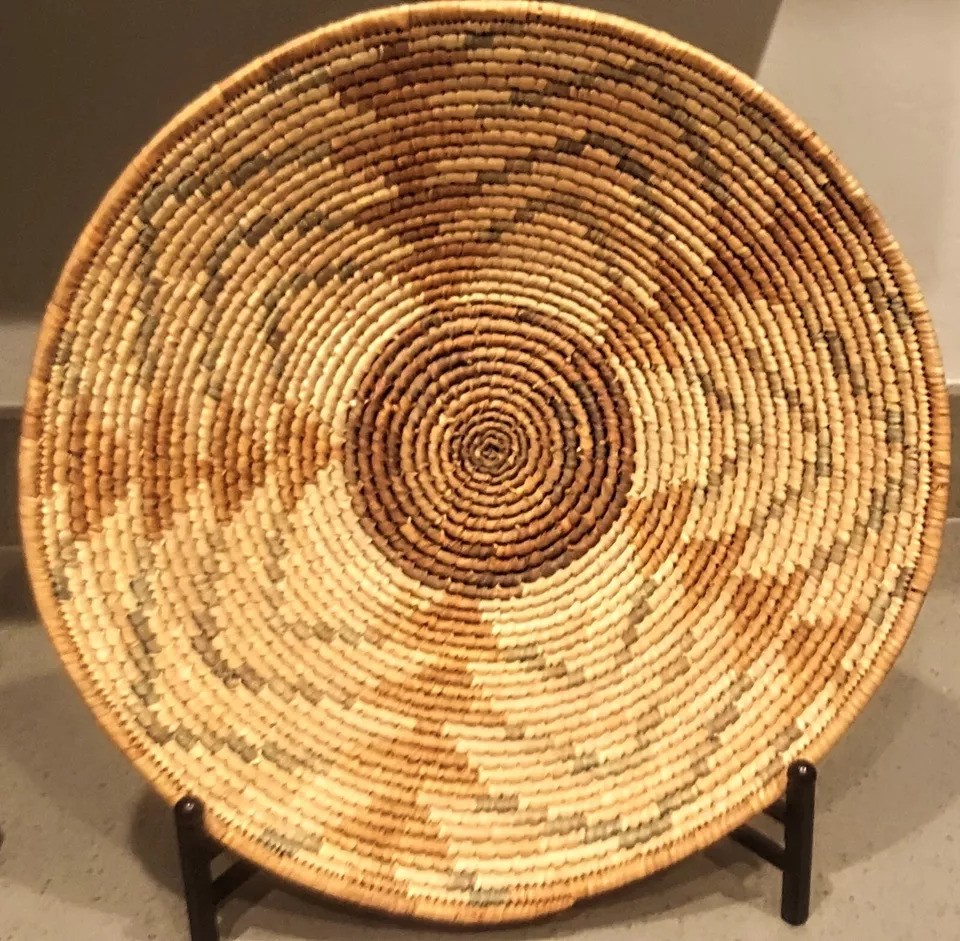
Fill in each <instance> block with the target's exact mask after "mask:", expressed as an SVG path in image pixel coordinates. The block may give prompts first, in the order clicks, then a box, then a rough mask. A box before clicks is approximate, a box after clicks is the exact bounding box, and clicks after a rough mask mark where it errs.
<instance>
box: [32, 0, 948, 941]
mask: <svg viewBox="0 0 960 941" xmlns="http://www.w3.org/2000/svg"><path fill="white" fill-rule="evenodd" d="M946 428H947V421H946V411H945V397H944V386H943V377H942V373H941V367H940V362H939V357H938V353H937V349H936V345H935V340H934V336H933V334H932V331H931V326H930V320H929V317H928V315H927V312H926V310H925V308H924V304H923V301H922V299H921V296H920V293H919V291H918V289H917V286H916V284H915V283H914V279H913V277H912V275H911V273H910V270H909V268H908V267H907V265H906V263H905V262H904V260H903V258H902V257H901V254H900V251H899V249H898V247H897V245H896V243H895V242H894V241H893V239H892V238H891V236H890V234H889V233H888V231H887V229H886V228H885V227H884V225H883V223H882V222H881V220H880V218H879V217H878V214H877V212H876V210H875V209H874V208H873V206H872V205H871V203H870V202H869V200H868V199H867V198H866V197H865V195H864V193H863V191H862V190H861V188H860V187H859V186H858V185H857V184H856V182H854V181H853V180H852V179H851V178H850V176H849V175H848V174H847V173H846V172H845V171H844V170H843V168H842V167H841V166H840V165H839V164H838V162H837V160H836V159H835V158H834V157H833V155H832V154H831V153H830V151H829V150H828V149H827V148H826V147H825V146H824V144H823V143H822V142H821V141H820V140H818V138H817V137H816V136H815V135H814V134H813V133H812V132H811V131H810V130H809V129H808V128H807V127H805V126H804V125H803V124H802V123H801V122H800V121H798V120H797V118H795V117H794V116H793V115H791V114H790V112H789V111H787V110H786V109H785V108H784V107H783V106H782V105H780V104H779V103H777V102H776V101H775V100H774V99H773V98H772V97H771V96H770V95H768V94H766V93H765V92H764V91H762V90H761V89H760V88H759V87H758V86H757V85H756V84H754V82H753V81H752V80H750V79H749V78H747V77H746V76H744V75H742V74H740V73H739V72H737V71H736V70H734V69H733V68H731V67H729V66H727V65H724V64H723V63H721V62H718V61H717V60H715V59H713V58H711V57H710V56H709V55H707V54H705V53H703V52H700V51H698V50H696V49H693V48H690V47H689V46H687V45H685V44H683V43H681V42H679V41H677V40H675V39H672V38H671V37H669V36H666V35H663V34H661V33H657V32H653V31H651V30H648V29H646V28H643V27H641V26H638V25H636V24H634V23H630V22H627V21H626V20H623V19H617V18H614V17H610V16H603V15H600V14H596V13H591V12H589V11H586V10H583V9H575V8H573V7H565V6H557V5H552V4H546V3H543V4H541V3H520V2H503V3H496V2H483V3H478V2H466V3H464V2H457V3H453V2H441V3H436V2H434V3H424V4H418V5H415V6H404V7H397V8H393V9H388V10H383V11H378V12H373V13H368V14H364V15H361V16H358V17H355V18H352V19H349V20H346V21H344V22H340V23H337V24H335V25H332V26H327V27H324V28H322V29H320V30H318V31H317V32H314V33H311V34H309V35H307V36H304V37H302V38H300V39H297V40H295V41H293V42H292V43H290V44H288V45H286V46H283V47H282V48H280V49H277V50H275V51H273V52H271V53H269V54H268V55H266V56H265V57H264V58H262V59H258V60H256V61H255V62H253V63H252V64H251V65H249V66H248V67H247V68H245V69H243V70H242V71H240V72H238V73H237V74H236V75H234V76H232V77H231V78H229V79H228V80H227V81H225V82H224V83H223V84H220V85H217V86H216V87H214V88H213V89H212V90H211V91H209V92H207V93H206V94H205V95H204V96H203V97H201V98H199V99H198V100H197V101H196V102H194V103H193V104H191V105H190V106H189V107H188V108H186V109H185V110H184V111H182V112H181V113H180V114H179V115H178V116H177V117H176V118H175V119H174V120H173V121H172V123H170V124H169V125H167V127H166V128H165V129H164V130H163V131H161V133H160V134H159V135H158V136H157V137H156V138H154V139H153V141H152V142H151V143H150V144H149V145H148V146H147V147H146V148H145V149H144V150H143V151H142V152H141V153H140V155H139V156H138V157H137V158H136V159H135V160H134V161H133V162H132V164H131V165H130V166H129V168H128V169H127V171H126V172H125V173H124V174H123V176H122V177H121V178H120V180H119V181H118V182H117V184H116V185H115V186H114V187H113V189H112V190H111V191H110V192H109V194H108V195H107V196H106V198H105V200H104V201H103V203H102V205H101V206H100V208H99V209H98V211H97V213H96V215H95V216H94V218H93V220H92V221H91V222H90V224H89V226H88V227H87V229H86V231H85V232H84V233H83V235H82V237H81V238H80V240H79V242H78V244H77V246H76V249H75V250H74V252H73V254H72V256H71V257H70V260H69V262H68V263H67V266H66V269H65V271H64V273H63V276H62V278H61V280H60V282H59V285H58V286H57V288H56V292H55V294H54V297H53V300H52V301H51V303H50V306H49V309H48V310H47V313H46V317H45V319H44V323H43V330H42V337H41V340H40V344H39V349H38V351H37V354H36V359H35V362H34V367H33V374H32V378H31V380H30V388H29V395H28V404H27V411H26V421H25V426H24V433H23V443H22V452H21V486H22V494H21V510H22V522H23V532H24V537H25V542H26V550H27V556H28V562H29V570H30V574H31V577H32V581H33V584H34V587H35V592H36V595H37V599H38V602H39V605H40V609H41V611H42V615H43V618H44V620H45V622H46V624H47V626H48V628H49V631H50V633H51V635H52V638H53V641H54V643H55V644H56V647H57V649H58V651H59V653H60V655H61V657H62V658H63V661H64V663H65V665H66V667H67V669H68V670H69V672H70V674H71V676H72V677H73V679H74V680H75V681H76V683H77V685H78V686H79V688H80V690H81V691H82V693H83V695H84V697H85V698H86V700H87V702H88V703H89V704H90V706H91V708H92V709H93V711H94V712H95V713H96V715H97V717H98V718H99V720H100V722H101V723H102V724H103V726H104V727H105V729H106V730H107V731H108V732H109V734H110V735H111V736H112V737H113V738H114V739H115V740H116V742H117V743H118V744H119V745H120V747H121V748H122V749H123V751H124V752H125V753H126V754H127V755H128V756H129V758H130V759H131V760H132V761H133V762H134V763H135V764H136V766H137V767H138V768H139V769H140V770H141V771H142V772H143V774H144V775H145V776H146V777H147V778H148V779H149V780H150V782H151V783H152V784H153V785H154V786H155V787H156V789H157V790H158V791H159V792H160V793H161V794H162V795H163V796H164V797H165V798H167V799H168V800H170V801H171V802H172V801H175V800H176V799H177V798H179V797H180V796H182V795H184V794H185V793H187V792H192V793H195V794H197V795H198V796H199V797H200V798H201V799H202V800H203V802H204V804H205V806H206V809H207V823H208V826H209V829H210V831H211V833H212V835H213V836H215V837H216V838H217V839H219V840H220V841H222V843H223V844H225V845H226V846H227V847H229V848H231V849H233V850H235V851H236V852H238V853H240V854H242V855H244V856H246V857H249V858H250V859H252V860H254V861H255V862H257V863H259V864H260V865H262V866H264V867H267V868H268V869H270V870H273V871H275V872H276V873H278V874H280V875H282V876H285V877H288V878H290V879H292V880H295V881H296V882H299V883H302V884H303V885H306V886H309V887H312V888H315V889H319V890H322V891H324V892H327V893H331V894H333V895H335V896H339V897H341V898H343V899H347V900H352V901H355V902H361V903H365V904H368V905H372V906H376V907H378V908H381V909H386V910H389V911H392V912H397V913H409V914H414V915H419V916H425V917H431V918H438V919H444V920H454V921H460V922H494V921H501V920H507V919H511V920H512V919H522V918H526V917H532V916H536V915H540V914H542V913H545V912H549V911H552V910H556V909H559V908H562V907H564V906H568V905H570V904H571V903H572V902H574V901H575V900H577V899H579V898H581V897H584V896H587V895H590V894H593V893H597V892H600V891H602V890H605V889H609V888H611V887H614V886H617V885H620V884H622V883H624V882H626V881H627V880H631V879H634V878H637V877H640V876H643V875H645V874H648V873H651V872H653V871H654V870H657V869H659V868H661V867H663V866H666V865H667V864H669V863H671V862H673V861H675V860H678V859H680V858H681V857H683V856H685V855H687V854H689V853H691V852H693V851H695V850H697V849H699V848H701V847H704V846H705V845H707V844H709V843H710V842H712V841H714V840H716V839H718V838H719V837H720V836H722V835H723V834H724V833H726V832H728V831H729V830H731V829H732V828H733V827H735V826H736V825H738V824H740V823H742V822H744V821H745V820H746V819H747V818H748V817H749V816H750V815H751V814H753V813H754V812H756V811H757V810H759V809H760V808H761V807H763V806H764V805H766V804H768V803H770V802H771V801H772V800H773V799H774V798H775V797H777V796H778V794H779V793H780V792H781V791H782V790H783V788H784V783H785V768H786V766H787V764H788V763H789V762H790V761H791V760H793V759H795V758H798V757H806V758H809V759H811V760H817V759H818V758H819V757H820V756H822V755H823V753H824V752H825V751H826V749H827V748H828V747H829V746H830V745H831V744H833V743H834V742H835V741H836V739H837V738H838V736H839V735H840V733H841V732H842V731H843V730H844V729H845V728H846V727H847V726H848V724H849V723H850V721H851V720H852V719H853V717H854V716H855V715H856V714H857V712H858V711H859V710H860V709H861V707H862V706H863V705H864V703H865V702H866V700H867V699H868V697H869V696H870V694H871V693H872V692H873V690H874V689H875V688H876V686H877V684H878V683H879V682H880V680H881V678H882V677H883V676H884V674H885V673H886V672H887V670H888V669H889V668H890V665H891V663H892V662H893V660H894V658H895V657H896V655H897V653H898V651H899V650H900V648H901V645H902V644H903V643H904V641H905V639H906V637H907V634H908V633H909V631H910V627H911V625H912V623H913V621H914V618H915V616H916V614H917V610H918V608H919V605H920V602H921V599H922V596H923V594H924V591H925V589H926V588H927V585H928V584H929V581H930V578H931V574H932V571H933V568H934V564H935V558H936V554H937V550H938V545H939V540H940V530H941V523H942V521H943V516H944V506H945V485H946V474H947V461H948V457H947V452H948V448H947V430H946Z"/></svg>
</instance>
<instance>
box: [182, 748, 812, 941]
mask: <svg viewBox="0 0 960 941" xmlns="http://www.w3.org/2000/svg"><path fill="white" fill-rule="evenodd" d="M816 780H817V769H816V768H815V767H814V766H813V765H812V764H811V763H810V762H808V761H796V762H794V763H793V764H792V765H790V767H789V769H788V771H787V793H786V796H785V797H784V798H782V799H781V800H779V801H777V802H776V803H775V804H773V805H771V806H770V807H768V808H767V809H766V810H765V811H764V812H765V813H766V814H767V815H768V816H770V817H772V818H773V819H774V820H776V821H777V822H779V823H781V824H783V831H784V839H783V845H781V844H779V843H777V842H776V841H775V840H772V839H770V837H768V836H766V835H765V834H763V833H760V832H759V831H758V830H756V829H754V828H753V827H751V826H742V827H738V828H737V829H736V830H734V831H733V833H731V834H730V837H731V838H732V839H734V840H736V842H737V843H739V844H740V845H741V846H744V847H746V848H747V849H748V850H750V851H751V852H753V853H756V854H757V855H758V856H759V857H761V858H762V859H765V860H766V861H767V862H768V863H771V864H772V865H774V866H776V867H777V868H778V869H779V870H780V871H781V872H782V873H783V884H782V888H781V894H780V915H781V917H782V918H783V920H784V921H785V922H787V923H788V924H790V925H802V924H803V923H804V922H805V921H806V920H807V915H808V914H809V912H810V876H811V872H812V868H813V816H814V794H815V789H816ZM174 816H175V819H176V825H177V842H178V843H179V847H180V867H181V871H182V874H183V895H184V900H185V901H186V906H187V918H188V920H189V923H190V941H220V928H219V925H218V924H217V910H218V909H219V907H220V906H221V905H222V904H223V902H224V901H225V900H226V899H227V898H228V897H229V896H230V895H231V894H232V893H234V892H235V891H236V890H237V889H239V888H240V886H241V885H243V883H244V882H246V881H247V879H249V878H250V876H252V875H254V874H255V873H256V872H257V871H258V867H256V866H255V865H253V863H249V862H246V861H243V860H241V861H239V862H235V863H233V864H232V865H231V866H229V867H228V868H227V869H226V870H225V871H224V872H223V873H222V874H221V875H219V876H217V877H216V878H214V876H213V871H212V868H211V867H212V863H213V861H214V860H215V859H216V858H217V857H218V856H219V855H220V854H221V853H222V852H223V849H222V848H221V847H220V846H219V845H218V844H217V843H216V842H214V841H213V840H212V839H211V838H210V837H209V835H208V834H207V832H206V830H205V829H204V826H203V803H202V802H201V801H200V800H199V799H198V798H196V797H184V798H182V799H181V800H180V801H179V802H178V803H177V806H176V808H175V809H174Z"/></svg>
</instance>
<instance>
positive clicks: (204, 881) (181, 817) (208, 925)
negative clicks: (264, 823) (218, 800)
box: [174, 797, 220, 941]
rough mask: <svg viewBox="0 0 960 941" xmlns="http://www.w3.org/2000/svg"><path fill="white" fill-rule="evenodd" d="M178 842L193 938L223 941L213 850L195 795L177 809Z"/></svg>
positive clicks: (178, 803) (203, 940)
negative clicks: (214, 880) (213, 865)
mask: <svg viewBox="0 0 960 941" xmlns="http://www.w3.org/2000/svg"><path fill="white" fill-rule="evenodd" d="M174 817H175V818H176V822H177V842H178V844H179V847H180V871H181V873H182V875H183V897H184V899H185V900H186V903H187V918H188V919H189V922H190V939H191V941H220V929H219V927H218V926H217V908H216V903H215V900H214V892H213V875H212V873H211V871H210V851H209V849H208V845H207V844H208V841H207V836H206V833H205V831H204V829H203V804H202V803H201V802H200V801H199V800H198V799H197V798H195V797H184V798H182V799H181V800H179V801H178V802H177V806H176V807H175V808H174Z"/></svg>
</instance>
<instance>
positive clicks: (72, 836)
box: [0, 523, 960, 941]
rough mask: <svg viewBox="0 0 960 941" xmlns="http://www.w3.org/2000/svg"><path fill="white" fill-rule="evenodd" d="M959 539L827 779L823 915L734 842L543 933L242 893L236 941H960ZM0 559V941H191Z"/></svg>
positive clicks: (111, 767) (102, 743) (170, 881)
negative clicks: (795, 901) (800, 913)
mask: <svg viewBox="0 0 960 941" xmlns="http://www.w3.org/2000/svg"><path fill="white" fill-rule="evenodd" d="M958 554H960V523H952V524H950V526H949V527H948V532H947V537H946V542H945V545H944V551H943V556H942V558H941V564H940V570H939V574H938V576H937V580H936V582H935V583H934V586H933V588H932V590H931V593H930V596H929V598H928V600H927V603H926V606H925V608H924V611H923V614H922V616H921V619H920V621H919V623H918V625H917V628H916V630H915V633H914V635H913V637H912V638H911V640H910V642H909V644H908V645H907V648H906V650H905V651H904V654H903V656H902V657H901V658H900V660H899V661H898V663H897V665H896V667H895V668H894V670H893V672H892V673H891V674H890V676H889V677H888V678H887V680H886V681H885V683H884V684H883V686H882V687H881V689H880V691H879V692H878V693H877V695H876V696H875V697H874V699H873V701H872V702H871V703H870V704H869V706H868V708H867V709H866V710H865V712H864V713H863V714H862V715H861V716H860V718H859V719H858V720H857V722H856V723H855V724H854V726H853V727H852V728H851V729H850V731H849V732H848V733H847V735H846V736H845V737H844V739H843V740H842V741H841V742H840V743H839V744H838V745H837V747H836V748H835V749H834V750H833V752H832V753H831V754H830V755H829V756H828V758H827V759H826V761H825V762H824V763H823V764H822V766H821V769H820V772H821V774H820V790H819V801H818V809H819V814H818V818H817V831H816V868H815V873H814V898H813V914H812V915H811V918H810V921H809V922H808V924H807V925H806V927H804V928H799V929H797V928H788V927H787V926H785V925H783V924H782V923H781V922H780V921H779V920H778V917H777V909H778V886H779V879H778V874H777V873H776V871H775V870H773V869H771V868H769V867H768V866H767V865H766V864H764V863H762V862H760V861H759V860H757V859H756V858H754V857H752V856H751V855H750V854H749V853H748V852H746V851H745V850H743V849H741V848H740V847H738V846H736V845H734V844H732V843H731V842H730V841H724V842H722V843H720V844H718V845H717V846H715V847H714V848H713V849H711V850H710V851H708V852H706V853H702V854H700V855H698V856H695V857H692V858H690V859H688V860H686V861H684V862H682V863H680V864H679V865H677V866H675V867H673V868H672V869H670V870H668V871H666V872H662V873H659V874H657V875H655V876H653V877H652V878H650V879H647V880H645V881H643V882H640V883H638V884H635V885H632V886H629V887H627V888H625V889H621V890H619V891H617V892H614V893H611V894H610V895H607V896H604V897H602V898H600V899H596V900H593V901H590V902H588V903H584V904H582V905H580V906H578V907H576V908H574V909H572V910H570V911H568V912H566V913H564V914H561V915H558V916H554V917H553V918H550V919H549V920H545V921H542V922H540V923H536V924H529V925H524V926H520V927H513V928H505V929H496V930H494V931H490V930H487V931H484V932H479V931H465V930H460V931H455V932H454V931H450V930H443V929H440V928H435V927H432V926H425V925H420V924H411V923H404V924H400V923H397V922H395V921H391V920H389V919H387V918H381V917H379V916H376V915H371V914H368V913H358V912H356V911H354V910H352V909H348V908H345V907H342V906H339V905H337V904H335V903H334V902H331V901H328V900H321V899H316V898H313V897H310V896H308V895H306V894H305V893H300V892H297V891H286V890H280V889H278V888H276V886H275V883H272V882H271V881H270V880H269V879H266V878H264V877H257V878H255V879H254V880H253V881H251V882H250V883H249V884H248V886H247V887H246V888H245V890H244V891H243V894H242V895H240V896H239V897H237V898H236V899H234V900H233V901H231V902H230V903H229V904H228V905H227V906H226V908H225V909H224V911H223V917H222V927H223V933H224V939H225V941H227V939H238V941H239V939H243V941H268V939H270V941H277V939H294V941H296V939H302V941H313V939H317V941H324V939H330V941H359V939H365V941H366V939H371V938H376V939H378V941H379V939H384V941H428V939H429V941H440V939H444V938H449V939H451V941H456V939H459V941H473V939H479V938H481V937H482V938H483V939H484V941H521V939H523V941H527V939H529V941H539V939H547V938H559V939H570V941H615V939H616V941H626V939H632V938H636V939H641V938H642V939H644V941H659V939H670V941H686V939H691V941H692V939H698V941H699V939H706V938H709V939H711V941H753V939H756V941H761V939H762V941H777V939H781V938H784V939H785V938H791V939H794V941H798V939H803V941H814V939H817V941H819V939H827V938H829V939H845V938H856V939H859V938H866V939H872V941H886V939H891V941H895V939H929V941H933V939H944V941H957V939H958V938H960V888H958V879H960V630H958V628H960V567H958V566H957V564H956V560H957V557H958ZM18 568H19V562H18V558H17V557H15V556H10V555H8V556H7V557H6V560H5V561H3V560H0V618H2V621H0V830H2V833H3V843H2V845H0V941H46V939H56V941H121V939H122V941H146V939H157V941H177V939H181V938H184V937H185V933H184V923H183V912H182V907H181V902H180V899H179V897H178V895H177V892H178V887H179V882H178V876H177V863H176V855H175V847H174V842H173V833H172V829H171V821H170V816H169V812H168V811H167V810H166V808H165V807H164V806H162V805H161V803H160V802H159V801H158V800H157V799H156V798H155V797H154V796H153V795H152V793H151V792H150V791H149V790H148V789H147V788H146V786H145V785H144V783H143V782H142V780H141V779H140V778H139V776H138V775H137V774H136V773H135V772H134V771H133V770H132V768H130V767H128V765H127V762H126V761H125V759H124V758H123V757H122V756H121V755H120V754H119V753H118V752H117V751H116V750H115V749H114V747H113V746H112V745H111V744H110V743H109V742H108V741H107V739H106V738H105V737H104V735H103V734H102V733H101V732H100V731H99V729H98V728H97V727H96V725H95V723H94V721H93V719H92V718H91V716H90V714H89V712H88V711H87V710H86V708H85V707H84V706H83V704H82V703H81V701H80V699H79V697H78V696H77V694H76V692H75V691H74V689H73V687H72V686H71V684H70V682H69V681H68V680H67V678H66V676H65V674H64V673H63V672H62V670H61V669H60V667H59V665H58V663H57V661H56V659H55V657H54V655H53V653H52V651H51V648H50V646H49V644H48V642H47V639H46V636H45V634H44V633H43V631H42V629H41V628H40V626H39V624H38V623H37V621H36V618H35V615H34V614H33V612H32V610H31V608H30V606H29V603H28V602H27V601H26V600H25V599H24V598H23V597H22V595H23V593H22V591H21V589H20V588H19V587H18V586H19V584H20V577H19V572H18Z"/></svg>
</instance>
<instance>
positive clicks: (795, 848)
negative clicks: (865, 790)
mask: <svg viewBox="0 0 960 941" xmlns="http://www.w3.org/2000/svg"><path fill="white" fill-rule="evenodd" d="M816 783H817V769H816V768H815V767H814V766H813V765H812V764H810V762H809V761H795V762H794V763H793V764H792V765H790V768H789V770H788V771H787V797H786V802H785V809H784V855H783V889H782V893H781V896H780V915H781V917H782V918H783V920H784V921H785V922H787V924H789V925H802V924H804V923H805V922H806V920H807V916H808V915H809V914H810V877H811V874H812V871H813V808H814V793H815V790H816Z"/></svg>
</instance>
